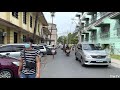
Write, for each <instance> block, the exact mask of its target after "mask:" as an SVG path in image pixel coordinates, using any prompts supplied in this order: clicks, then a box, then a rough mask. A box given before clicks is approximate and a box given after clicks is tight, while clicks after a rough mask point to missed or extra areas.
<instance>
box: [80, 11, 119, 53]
mask: <svg viewBox="0 0 120 90" xmlns="http://www.w3.org/2000/svg"><path fill="white" fill-rule="evenodd" d="M80 19H81V22H82V21H85V23H81V25H80V31H81V32H82V36H81V38H82V42H91V43H96V44H98V43H99V44H100V45H102V47H105V48H108V49H109V51H110V52H109V53H113V54H117V55H120V12H84V13H82V15H81V18H80Z"/></svg>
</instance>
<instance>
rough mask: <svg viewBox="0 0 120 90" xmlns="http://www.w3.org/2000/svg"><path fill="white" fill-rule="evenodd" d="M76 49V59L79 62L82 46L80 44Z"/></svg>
mask: <svg viewBox="0 0 120 90" xmlns="http://www.w3.org/2000/svg"><path fill="white" fill-rule="evenodd" d="M77 49H78V52H77V57H78V59H79V60H80V59H81V54H82V53H81V52H82V45H81V44H79V45H78V47H77Z"/></svg>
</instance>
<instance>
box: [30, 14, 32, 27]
mask: <svg viewBox="0 0 120 90" xmlns="http://www.w3.org/2000/svg"><path fill="white" fill-rule="evenodd" d="M30 27H31V28H32V16H30Z"/></svg>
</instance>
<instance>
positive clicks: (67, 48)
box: [65, 45, 70, 53]
mask: <svg viewBox="0 0 120 90" xmlns="http://www.w3.org/2000/svg"><path fill="white" fill-rule="evenodd" d="M66 50H70V47H69V46H68V45H66V48H65V53H66Z"/></svg>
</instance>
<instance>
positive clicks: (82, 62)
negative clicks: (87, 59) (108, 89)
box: [80, 57, 85, 67]
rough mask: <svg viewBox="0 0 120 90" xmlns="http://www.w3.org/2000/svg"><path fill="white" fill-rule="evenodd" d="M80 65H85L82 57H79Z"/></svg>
mask: <svg viewBox="0 0 120 90" xmlns="http://www.w3.org/2000/svg"><path fill="white" fill-rule="evenodd" d="M80 61H81V65H82V66H83V67H84V66H85V64H84V61H83V58H82V57H81V60H80Z"/></svg>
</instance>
